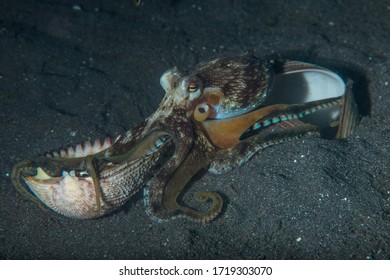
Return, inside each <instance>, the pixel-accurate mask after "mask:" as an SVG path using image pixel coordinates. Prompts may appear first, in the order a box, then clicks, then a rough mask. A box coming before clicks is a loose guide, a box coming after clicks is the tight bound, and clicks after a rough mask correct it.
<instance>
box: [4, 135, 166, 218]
mask: <svg viewBox="0 0 390 280" xmlns="http://www.w3.org/2000/svg"><path fill="white" fill-rule="evenodd" d="M169 145H170V138H169V137H166V136H165V135H162V134H161V133H160V134H159V133H157V134H152V135H150V136H148V137H147V138H145V139H144V140H143V141H141V143H139V144H138V145H136V146H134V147H133V150H132V151H131V152H127V153H126V154H125V155H118V156H114V157H111V156H105V152H107V151H108V149H109V148H112V146H111V140H107V139H106V140H105V141H104V143H103V144H101V142H100V140H96V141H95V142H94V144H93V145H92V143H91V142H89V141H88V142H86V143H85V144H78V145H76V147H75V148H74V147H69V148H67V149H66V150H65V149H64V150H60V151H59V152H53V153H52V155H53V156H52V157H51V156H49V157H39V158H37V159H35V160H33V161H25V162H22V163H20V164H17V165H16V166H15V167H14V168H13V171H12V175H11V178H12V180H13V183H14V185H15V187H16V189H17V190H18V191H19V192H20V193H21V194H23V195H25V196H26V197H28V198H29V199H31V200H33V201H35V202H37V203H38V204H40V205H42V204H43V205H45V206H46V207H48V208H50V209H51V210H53V211H55V212H57V213H59V214H62V215H64V216H67V217H70V218H78V219H90V218H96V217H99V216H102V215H105V214H107V213H110V212H112V211H114V210H115V209H117V208H119V207H120V206H122V205H123V204H124V203H125V202H126V201H128V199H129V198H131V197H132V196H133V195H134V194H135V193H136V192H137V191H138V190H139V189H140V188H141V187H142V186H143V185H144V184H146V182H147V180H149V179H150V177H151V175H152V174H153V172H154V170H155V168H157V167H158V166H159V164H161V162H162V161H163V157H161V155H162V154H163V153H165V152H166V150H167V149H168V148H169ZM107 154H108V153H107ZM97 171H99V172H97ZM23 182H24V183H25V185H24V184H23ZM26 186H27V188H26Z"/></svg>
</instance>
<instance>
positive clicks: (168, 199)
mask: <svg viewBox="0 0 390 280" xmlns="http://www.w3.org/2000/svg"><path fill="white" fill-rule="evenodd" d="M208 164H209V160H208V159H205V158H203V159H202V157H199V156H198V155H197V154H196V153H191V154H190V155H188V157H187V158H186V160H185V161H184V162H183V163H182V164H181V165H180V167H179V168H178V169H177V170H176V172H175V173H174V174H173V175H172V176H171V177H170V178H169V181H168V183H166V181H161V179H162V178H161V177H164V176H165V175H166V174H164V173H162V174H160V176H161V177H160V176H158V177H156V178H155V180H154V181H152V182H151V188H152V189H145V190H146V196H145V204H146V205H147V206H148V213H149V214H151V216H152V217H154V218H156V219H157V220H160V221H162V220H167V219H171V218H175V217H186V218H189V219H191V220H193V221H196V222H208V221H210V220H212V219H214V218H215V217H216V216H218V214H219V213H220V212H221V209H222V204H223V203H222V198H221V196H220V195H219V194H218V193H215V192H199V193H197V194H195V199H196V200H197V201H198V202H202V203H206V202H207V201H211V206H210V207H209V209H208V210H206V211H199V210H196V209H193V208H190V207H188V206H185V205H182V204H179V202H178V198H179V196H180V194H181V193H182V191H183V189H184V188H185V186H186V185H187V183H188V182H189V181H190V179H191V178H192V177H193V176H194V175H195V174H196V173H197V172H198V171H199V170H200V169H202V168H204V167H205V166H207V165H208ZM164 184H166V185H164ZM162 185H163V186H162ZM156 189H160V190H163V191H162V192H161V193H159V194H160V195H159V196H158V197H155V196H153V194H156V192H155V191H156Z"/></svg>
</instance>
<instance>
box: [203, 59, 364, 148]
mask: <svg viewBox="0 0 390 280" xmlns="http://www.w3.org/2000/svg"><path fill="white" fill-rule="evenodd" d="M196 110H201V111H202V112H204V111H207V106H206V108H205V105H203V104H202V105H201V106H198V107H197V108H196ZM357 120H358V112H357V106H356V102H355V99H354V97H353V95H352V81H350V80H349V81H347V82H344V80H343V79H342V78H341V77H340V76H338V75H337V74H336V73H334V72H332V71H330V70H328V69H325V68H321V67H319V66H316V65H312V64H307V63H302V62H290V63H287V64H286V65H285V68H284V70H283V71H281V72H280V73H279V74H278V75H276V79H275V83H274V87H273V89H272V90H271V92H270V94H269V97H268V98H267V100H265V102H264V104H262V106H261V107H258V108H257V109H254V110H253V111H251V112H249V113H245V114H242V115H238V116H235V117H231V118H226V119H210V118H208V119H206V118H205V120H204V121H202V122H200V124H201V126H202V127H203V130H204V131H205V132H206V134H207V136H208V138H209V140H210V141H211V142H212V143H213V144H214V145H215V146H216V147H218V148H220V149H227V148H231V147H234V146H235V145H237V144H238V143H240V142H242V141H245V140H246V139H248V138H251V137H253V136H256V135H259V134H265V133H275V134H276V133H278V132H280V131H281V130H286V129H291V128H296V127H298V126H302V125H305V124H310V125H312V127H314V128H315V131H319V132H320V134H321V137H323V138H327V139H341V138H346V137H348V136H349V135H350V134H351V133H352V131H353V129H354V128H355V126H356V124H357Z"/></svg>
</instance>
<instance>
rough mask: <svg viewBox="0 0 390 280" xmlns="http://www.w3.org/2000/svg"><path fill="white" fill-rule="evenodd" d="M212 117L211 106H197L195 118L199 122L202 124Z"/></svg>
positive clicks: (203, 104)
mask: <svg viewBox="0 0 390 280" xmlns="http://www.w3.org/2000/svg"><path fill="white" fill-rule="evenodd" d="M209 115H210V110H209V105H207V104H205V103H202V104H199V105H198V106H196V108H195V112H194V118H195V120H197V121H198V122H202V121H204V120H205V119H207V118H208V117H209Z"/></svg>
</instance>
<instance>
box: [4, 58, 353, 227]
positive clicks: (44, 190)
mask: <svg viewBox="0 0 390 280" xmlns="http://www.w3.org/2000/svg"><path fill="white" fill-rule="evenodd" d="M160 83H161V86H162V87H163V89H164V90H165V92H166V93H165V97H164V98H163V100H162V101H161V103H160V105H159V107H158V108H157V110H156V111H155V113H153V114H152V115H151V116H150V117H148V118H147V119H146V120H145V121H144V122H143V123H141V124H139V125H138V126H136V127H134V128H132V129H131V130H130V131H128V132H127V133H126V134H125V135H123V136H119V137H118V138H117V139H116V140H115V141H111V140H110V139H106V140H104V141H103V142H101V141H99V140H98V141H95V142H94V143H91V142H87V143H84V144H82V145H77V146H70V147H68V148H67V149H61V150H59V151H55V152H51V153H48V154H47V155H44V156H39V157H37V158H36V159H33V160H26V161H22V162H20V163H18V164H16V165H15V166H14V168H13V171H12V174H11V178H12V181H13V184H14V186H15V187H16V189H17V190H18V191H19V192H20V193H21V194H23V195H24V196H26V197H28V198H30V199H31V200H33V201H35V202H37V203H38V204H40V205H42V206H45V207H47V208H50V209H52V210H54V211H55V212H58V213H60V214H62V215H65V216H68V217H72V218H79V219H88V218H96V217H100V216H102V215H105V214H108V213H110V212H112V211H114V210H116V209H118V208H119V207H120V206H122V205H123V204H124V203H126V202H127V201H128V200H129V198H131V197H132V196H133V195H134V194H135V193H136V192H138V191H140V190H141V189H143V190H144V201H145V205H146V209H147V212H148V214H150V216H151V217H152V218H154V219H156V220H158V221H164V220H169V219H171V218H176V217H186V218H189V219H191V220H194V221H197V222H209V221H211V220H213V219H215V218H216V217H217V216H218V215H219V214H220V212H221V209H222V205H223V199H222V197H221V196H220V194H218V193H217V192H210V191H205V192H199V193H197V194H195V200H197V201H198V202H201V203H205V205H206V210H198V209H194V208H192V207H189V206H187V205H185V204H184V203H183V202H181V201H180V197H181V195H182V192H183V189H184V187H185V186H186V185H187V183H188V182H189V181H190V180H191V178H192V177H193V176H194V175H195V174H196V173H197V172H198V171H199V170H201V169H204V168H206V169H208V170H209V171H210V172H212V173H215V174H222V173H224V172H228V171H229V170H231V169H232V168H234V167H237V166H240V165H242V164H244V163H245V162H246V161H248V160H249V159H250V158H251V157H252V156H253V155H255V154H256V153H257V152H259V151H260V150H261V149H263V148H265V147H267V146H270V145H274V144H279V143H282V142H284V141H286V140H291V139H295V138H297V137H299V136H301V135H304V134H306V133H318V134H319V135H320V136H321V137H324V138H328V139H342V138H346V137H348V136H349V135H350V134H351V132H352V131H353V129H354V127H355V125H356V123H357V120H358V113H357V107H356V102H355V100H354V97H353V94H352V91H351V89H352V81H351V80H343V79H342V78H341V77H340V76H339V75H338V74H336V73H335V72H332V71H331V70H329V69H326V68H323V67H320V66H317V65H313V64H309V63H304V62H298V61H284V62H274V61H263V60H261V59H259V58H257V57H255V56H254V55H253V54H251V53H246V54H244V55H240V56H233V57H227V56H225V57H219V58H216V59H213V60H211V61H207V62H202V63H200V64H198V65H197V66H195V67H194V68H192V69H190V70H189V71H188V72H186V73H183V72H181V71H179V70H178V69H177V68H173V69H170V70H168V71H166V72H165V73H164V74H163V75H162V76H161V78H160ZM203 208H205V207H203Z"/></svg>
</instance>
